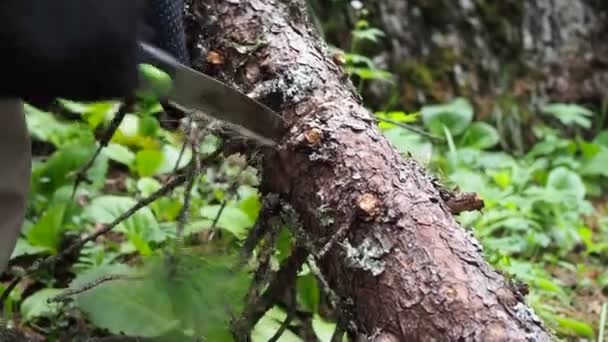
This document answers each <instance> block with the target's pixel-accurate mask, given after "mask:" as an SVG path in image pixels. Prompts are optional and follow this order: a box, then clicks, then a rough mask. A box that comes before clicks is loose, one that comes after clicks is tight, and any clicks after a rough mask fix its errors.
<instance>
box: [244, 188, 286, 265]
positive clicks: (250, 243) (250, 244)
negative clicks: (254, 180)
mask: <svg viewBox="0 0 608 342" xmlns="http://www.w3.org/2000/svg"><path fill="white" fill-rule="evenodd" d="M279 204H280V201H279V198H278V195H276V194H267V195H266V196H264V199H263V200H262V209H260V213H259V215H258V219H257V220H256V223H255V225H254V226H253V228H252V229H251V230H250V231H249V234H248V235H247V238H246V239H245V242H243V246H242V247H241V258H242V259H243V260H245V261H246V260H248V259H249V258H250V257H251V255H252V254H253V250H254V249H255V246H257V245H258V243H259V242H260V240H261V239H262V237H263V236H264V235H265V234H266V232H267V231H268V228H269V225H268V221H269V220H270V218H271V217H272V216H274V215H276V214H277V213H278V211H279V209H280V206H279Z"/></svg>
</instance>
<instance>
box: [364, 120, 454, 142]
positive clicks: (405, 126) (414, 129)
mask: <svg viewBox="0 0 608 342" xmlns="http://www.w3.org/2000/svg"><path fill="white" fill-rule="evenodd" d="M374 120H375V121H376V122H386V123H390V124H393V125H395V126H398V127H401V128H403V129H407V130H408V131H410V132H414V133H416V134H419V135H422V136H424V137H427V138H429V139H432V140H435V141H439V142H441V141H445V139H443V138H442V137H439V136H436V135H434V134H432V133H429V132H427V131H425V130H423V129H421V128H418V127H416V126H412V125H408V124H406V123H403V122H399V121H396V120H393V119H388V118H375V119H374Z"/></svg>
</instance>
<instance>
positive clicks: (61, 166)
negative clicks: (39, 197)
mask: <svg viewBox="0 0 608 342" xmlns="http://www.w3.org/2000/svg"><path fill="white" fill-rule="evenodd" d="M96 149H97V146H96V145H95V143H93V142H91V144H87V143H85V142H82V143H78V144H73V145H69V146H65V147H62V148H61V149H59V150H58V151H56V152H55V153H53V154H52V155H51V157H50V158H49V159H48V160H47V162H46V163H44V164H43V165H41V166H39V167H36V168H35V169H34V171H33V172H32V178H33V189H32V190H33V191H34V192H35V193H46V194H50V193H53V192H54V191H55V190H57V189H58V188H59V187H61V186H64V185H67V184H73V181H74V175H75V172H77V171H78V170H80V168H81V167H82V166H83V165H84V164H85V163H86V162H88V161H89V159H90V158H92V157H93V153H94V152H95V150H96ZM100 162H101V160H100Z"/></svg>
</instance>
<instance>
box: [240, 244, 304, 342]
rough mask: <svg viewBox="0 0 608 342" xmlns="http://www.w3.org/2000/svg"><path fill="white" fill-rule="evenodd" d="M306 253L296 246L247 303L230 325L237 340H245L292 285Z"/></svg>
mask: <svg viewBox="0 0 608 342" xmlns="http://www.w3.org/2000/svg"><path fill="white" fill-rule="evenodd" d="M308 255H309V253H308V251H307V250H306V249H305V248H301V247H298V248H296V249H295V250H294V251H293V253H292V254H291V256H289V258H288V259H287V261H286V262H285V263H284V264H283V266H281V268H280V269H279V270H278V271H277V273H276V274H275V275H274V278H273V280H272V282H271V283H270V285H269V286H268V289H267V290H266V291H265V292H264V294H263V295H262V296H261V297H259V298H258V299H257V300H256V301H255V303H250V304H249V305H247V307H246V308H245V309H244V310H243V314H242V315H241V317H240V318H239V319H238V320H236V321H235V322H234V323H233V325H232V331H233V334H234V337H235V339H236V340H237V341H247V340H248V337H247V336H248V334H249V332H250V331H251V329H253V327H254V326H255V324H257V322H258V321H259V320H260V319H261V318H262V317H263V316H264V314H266V312H267V311H268V310H270V309H271V308H272V307H273V306H274V304H275V303H276V302H277V300H279V299H280V298H281V296H282V295H283V294H284V293H285V291H286V290H287V289H289V288H290V287H292V286H293V284H294V281H295V278H296V276H297V275H298V272H299V270H300V268H301V267H302V265H303V264H304V262H305V261H306V258H307V257H308Z"/></svg>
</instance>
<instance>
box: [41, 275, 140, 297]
mask: <svg viewBox="0 0 608 342" xmlns="http://www.w3.org/2000/svg"><path fill="white" fill-rule="evenodd" d="M137 279H141V278H139V277H133V276H128V275H125V274H108V275H105V276H102V277H99V278H97V279H96V280H95V281H92V282H90V283H86V284H84V285H83V286H81V287H79V288H77V289H67V290H65V291H63V292H62V293H60V294H59V295H57V296H55V297H53V298H49V299H48V300H47V302H48V303H59V302H65V301H67V300H68V298H69V297H72V296H74V295H77V294H81V293H83V292H86V291H88V290H91V289H93V288H95V287H98V286H100V285H101V284H103V283H106V282H109V281H114V280H137Z"/></svg>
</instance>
